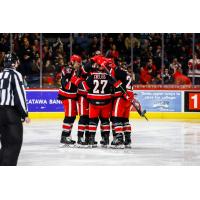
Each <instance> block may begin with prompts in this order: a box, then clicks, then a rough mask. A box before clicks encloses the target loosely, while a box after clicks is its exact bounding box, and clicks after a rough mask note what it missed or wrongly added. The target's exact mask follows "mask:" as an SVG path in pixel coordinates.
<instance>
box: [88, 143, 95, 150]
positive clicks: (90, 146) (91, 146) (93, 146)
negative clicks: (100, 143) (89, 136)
mask: <svg viewBox="0 0 200 200" xmlns="http://www.w3.org/2000/svg"><path fill="white" fill-rule="evenodd" d="M88 148H91V149H92V148H97V145H96V144H93V145H91V144H90V145H88Z"/></svg>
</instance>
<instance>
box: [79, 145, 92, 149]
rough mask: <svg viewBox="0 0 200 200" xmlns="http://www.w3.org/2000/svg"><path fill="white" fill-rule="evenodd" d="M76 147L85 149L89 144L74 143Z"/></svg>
mask: <svg viewBox="0 0 200 200" xmlns="http://www.w3.org/2000/svg"><path fill="white" fill-rule="evenodd" d="M76 147H77V148H81V149H86V148H88V147H89V145H81V144H76Z"/></svg>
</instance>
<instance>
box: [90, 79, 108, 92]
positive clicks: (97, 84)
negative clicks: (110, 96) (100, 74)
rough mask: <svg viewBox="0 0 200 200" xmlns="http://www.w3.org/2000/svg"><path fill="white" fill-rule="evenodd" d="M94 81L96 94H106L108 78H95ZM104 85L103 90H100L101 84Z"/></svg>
mask: <svg viewBox="0 0 200 200" xmlns="http://www.w3.org/2000/svg"><path fill="white" fill-rule="evenodd" d="M93 83H94V89H93V93H94V94H100V93H101V94H104V93H105V91H104V90H105V88H106V85H107V84H108V80H100V81H99V80H94V81H93ZM100 85H101V86H102V88H101V92H100V90H99V86H100Z"/></svg>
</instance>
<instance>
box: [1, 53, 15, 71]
mask: <svg viewBox="0 0 200 200" xmlns="http://www.w3.org/2000/svg"><path fill="white" fill-rule="evenodd" d="M16 62H19V58H18V57H17V55H16V54H15V53H8V54H6V55H5V57H4V68H12V67H14V66H15V64H16Z"/></svg>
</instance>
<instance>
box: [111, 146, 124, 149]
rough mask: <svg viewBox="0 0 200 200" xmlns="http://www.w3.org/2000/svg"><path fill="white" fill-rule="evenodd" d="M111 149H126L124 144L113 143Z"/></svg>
mask: <svg viewBox="0 0 200 200" xmlns="http://www.w3.org/2000/svg"><path fill="white" fill-rule="evenodd" d="M110 148H111V149H124V148H125V147H124V145H111V146H110Z"/></svg>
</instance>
